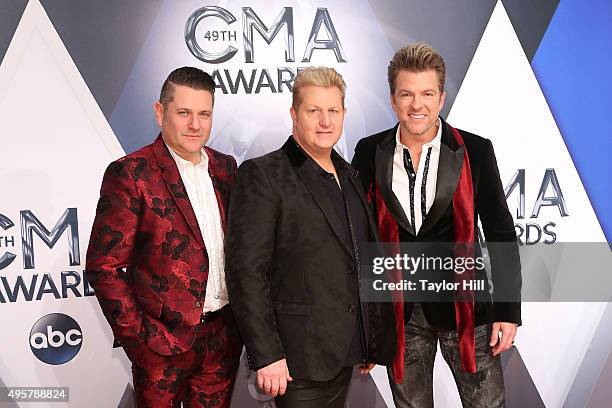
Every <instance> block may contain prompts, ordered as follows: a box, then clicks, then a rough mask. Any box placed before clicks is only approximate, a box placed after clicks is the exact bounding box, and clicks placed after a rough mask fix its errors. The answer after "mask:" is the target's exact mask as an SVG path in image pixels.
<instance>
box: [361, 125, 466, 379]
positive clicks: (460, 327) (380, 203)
mask: <svg viewBox="0 0 612 408" xmlns="http://www.w3.org/2000/svg"><path fill="white" fill-rule="evenodd" d="M449 128H450V129H451V130H452V133H453V135H454V136H455V140H456V141H457V143H458V144H459V146H465V144H464V142H463V138H462V137H461V134H460V133H459V132H458V131H457V130H456V129H454V128H453V127H451V126H449ZM368 199H369V200H370V201H375V203H376V218H377V223H378V232H379V235H380V239H381V240H382V241H383V242H386V243H396V244H397V245H396V246H394V247H393V251H394V252H395V253H396V254H397V253H399V231H398V226H397V222H396V221H395V220H394V219H393V216H392V215H391V213H390V212H389V209H388V208H387V205H386V203H385V201H384V200H383V197H382V195H381V192H380V188H379V187H378V184H377V183H376V180H374V182H373V183H372V185H371V186H370V191H369V192H368ZM453 223H454V231H455V232H454V238H455V243H456V244H457V245H456V247H457V249H456V250H455V255H456V256H464V257H465V256H473V248H474V242H475V241H474V238H475V237H474V191H473V186H472V172H471V170H470V161H469V158H468V154H467V149H465V148H464V153H463V166H462V167H461V174H460V175H459V181H458V182H457V188H456V189H455V192H454V194H453ZM466 274H467V275H466ZM472 274H473V271H466V272H464V274H463V275H462V276H461V278H460V280H463V279H466V280H468V279H470V278H471V276H472ZM390 278H391V280H392V281H394V282H399V281H400V280H401V279H402V274H401V272H400V271H398V270H395V271H393V272H392V274H391V276H390ZM458 295H459V296H458V297H459V298H460V300H456V301H455V321H456V323H457V333H458V336H459V352H460V355H461V365H462V367H463V369H464V370H465V371H466V372H469V373H475V372H476V352H475V344H474V299H473V293H472V292H471V291H463V292H461V293H460V294H458ZM393 310H394V312H395V329H396V334H397V350H396V353H395V358H394V360H393V366H392V374H393V379H394V380H395V382H396V383H401V382H402V381H403V378H404V354H405V341H406V338H405V333H404V298H403V294H402V292H399V291H393Z"/></svg>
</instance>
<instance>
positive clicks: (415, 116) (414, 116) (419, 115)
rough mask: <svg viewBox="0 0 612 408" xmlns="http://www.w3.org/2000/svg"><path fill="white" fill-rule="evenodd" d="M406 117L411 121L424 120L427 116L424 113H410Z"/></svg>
mask: <svg viewBox="0 0 612 408" xmlns="http://www.w3.org/2000/svg"><path fill="white" fill-rule="evenodd" d="M408 116H409V117H411V118H412V119H424V118H425V117H426V116H427V115H425V114H424V113H411V114H409V115H408Z"/></svg>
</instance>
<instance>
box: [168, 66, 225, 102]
mask: <svg viewBox="0 0 612 408" xmlns="http://www.w3.org/2000/svg"><path fill="white" fill-rule="evenodd" d="M176 86H186V87H189V88H191V89H195V90H198V91H208V92H210V93H211V95H212V97H213V103H214V102H215V81H214V80H213V79H212V77H211V76H210V75H209V74H207V73H206V72H204V71H202V70H201V69H198V68H194V67H181V68H177V69H175V70H174V71H172V72H171V73H170V75H168V78H166V80H165V81H164V84H163V85H162V88H161V92H160V94H159V103H161V104H162V105H163V106H164V110H165V109H166V108H167V106H168V104H169V103H170V102H172V100H173V99H174V88H175V87H176Z"/></svg>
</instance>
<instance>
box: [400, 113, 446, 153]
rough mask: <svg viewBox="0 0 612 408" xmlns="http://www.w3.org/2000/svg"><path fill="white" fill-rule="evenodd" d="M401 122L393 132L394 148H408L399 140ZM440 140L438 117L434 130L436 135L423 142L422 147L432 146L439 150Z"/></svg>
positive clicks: (440, 128) (440, 123)
mask: <svg viewBox="0 0 612 408" xmlns="http://www.w3.org/2000/svg"><path fill="white" fill-rule="evenodd" d="M401 126H402V125H401V124H400V125H399V126H398V127H397V131H396V132H395V149H396V150H397V149H401V150H403V149H408V147H407V146H404V145H403V144H402V143H401V142H400V128H401ZM441 141H442V121H441V120H440V118H438V131H437V132H436V137H434V138H433V139H432V140H431V141H429V142H427V143H425V144H423V147H424V148H425V147H433V148H434V149H436V150H438V151H439V150H440V143H441Z"/></svg>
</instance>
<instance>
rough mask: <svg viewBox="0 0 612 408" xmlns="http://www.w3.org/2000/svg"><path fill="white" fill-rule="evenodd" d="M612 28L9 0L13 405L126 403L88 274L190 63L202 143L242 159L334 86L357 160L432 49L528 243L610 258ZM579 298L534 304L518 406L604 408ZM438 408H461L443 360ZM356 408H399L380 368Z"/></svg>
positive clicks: (544, 1)
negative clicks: (202, 100) (310, 87)
mask: <svg viewBox="0 0 612 408" xmlns="http://www.w3.org/2000/svg"><path fill="white" fill-rule="evenodd" d="M611 22H612V3H610V2H609V1H606V0H591V1H581V0H561V1H553V0H540V1H538V2H524V1H520V0H501V1H497V0H430V1H427V2H423V1H418V0H385V1H382V0H379V1H373V0H371V1H368V0H354V1H351V2H347V1H335V0H328V1H291V0H286V1H276V0H270V1H248V2H247V1H244V2H243V1H233V0H230V1H218V2H217V1H201V0H199V1H195V0H182V1H180V2H179V1H162V0H132V1H129V2H126V1H121V0H106V1H103V2H102V1H94V0H81V1H78V2H75V1H70V0H30V1H27V0H3V1H2V2H0V61H1V65H0V135H1V137H2V139H1V150H0V152H1V153H0V157H1V159H0V180H1V183H2V195H1V199H0V308H1V309H0V310H1V313H0V327H1V328H2V335H1V337H0V353H1V354H0V387H3V386H66V387H70V402H69V403H66V404H64V406H68V405H69V406H74V407H130V406H133V391H132V387H131V385H130V365H129V362H128V360H127V358H126V357H125V355H124V353H123V351H122V350H121V349H113V348H112V347H111V345H112V336H111V331H110V329H109V327H108V325H107V323H106V321H105V320H104V318H103V316H102V313H101V311H100V308H99V306H98V303H97V301H96V299H95V297H94V296H93V291H92V289H91V288H90V287H89V285H88V283H87V280H86V277H85V275H84V273H83V268H84V257H85V251H86V248H87V242H88V238H89V233H90V229H91V224H92V221H93V216H94V211H95V205H96V202H97V198H98V195H99V187H100V181H101V177H102V174H103V171H104V169H105V167H106V166H107V164H108V163H109V162H110V161H112V160H114V159H116V158H118V157H120V156H123V155H124V154H126V153H129V152H132V151H134V150H136V149H137V148H139V147H141V146H143V145H145V144H148V143H150V142H151V141H152V140H153V139H154V137H155V136H156V135H157V132H158V130H157V128H156V125H155V122H154V117H153V109H152V107H153V103H154V102H155V101H156V99H157V97H158V95H159V90H160V87H161V84H162V82H163V80H164V78H165V77H166V76H167V74H168V73H169V72H170V71H171V70H172V69H174V68H176V67H178V66H183V65H191V66H196V67H200V68H202V69H204V70H206V71H208V72H210V73H211V74H213V76H214V78H215V80H216V82H217V87H218V89H217V96H216V103H215V112H214V126H213V132H212V136H211V139H210V142H209V145H210V146H212V147H214V148H216V149H218V150H221V151H223V152H225V153H228V154H232V155H234V156H235V157H236V158H237V160H238V161H239V162H242V161H244V160H245V159H248V158H251V157H256V156H259V155H262V154H264V153H267V152H269V151H271V150H274V149H277V148H278V147H280V145H281V144H282V142H283V141H284V140H285V138H286V137H287V136H288V134H289V133H290V131H291V120H290V116H289V106H290V101H291V84H292V79H293V77H294V76H295V73H296V72H297V70H298V69H299V68H300V67H306V66H311V65H325V66H331V67H334V68H336V69H337V70H338V71H339V72H340V73H342V75H343V76H344V78H345V80H346V82H347V84H348V89H347V99H346V104H347V116H346V120H345V126H344V132H343V136H342V138H341V140H340V142H339V143H338V145H337V149H338V151H339V152H340V153H341V154H342V155H343V156H344V157H345V158H346V159H348V160H350V158H351V157H352V154H353V149H354V146H355V144H356V143H357V141H358V140H359V139H361V138H363V137H365V136H367V135H369V134H372V133H375V132H378V131H380V130H382V129H386V128H389V127H391V126H393V125H394V124H395V116H394V113H393V111H392V110H391V107H390V105H389V96H388V94H389V91H388V85H387V81H386V68H387V65H388V63H389V60H390V59H391V57H392V55H393V53H394V51H395V50H396V49H397V48H399V47H401V46H404V45H406V44H408V43H410V42H413V41H426V42H429V43H431V44H432V45H433V46H434V47H436V48H437V49H438V50H439V51H440V52H441V54H442V55H443V56H444V57H445V60H446V63H447V81H446V87H447V88H446V91H447V98H446V105H445V107H444V110H443V111H442V115H443V116H444V117H445V118H447V119H448V121H449V122H450V123H451V124H452V125H454V126H456V127H459V128H463V129H465V130H468V131H471V132H474V133H477V134H479V135H481V136H484V137H487V138H490V139H491V140H492V141H493V145H494V148H495V151H496V154H497V158H498V162H499V166H500V172H501V178H502V182H503V184H504V185H505V186H506V193H507V196H508V204H509V206H510V208H511V211H512V212H513V215H514V217H515V222H516V230H517V236H518V237H519V239H520V240H521V242H522V243H523V244H524V245H531V244H535V243H546V244H547V245H555V243H559V242H569V241H574V242H576V241H578V242H600V243H604V242H609V241H610V237H611V236H612V211H611V209H610V182H609V181H608V179H609V177H610V175H611V174H612V172H611V170H612V165H611V164H610V160H608V157H607V155H608V154H609V152H610V151H612V142H611V138H610V135H609V131H608V129H607V128H608V127H607V123H606V121H607V115H608V114H609V111H610V109H611V108H612V98H611V97H610V94H611V92H612V81H610V79H609V72H612V54H611V53H610V52H609V51H606V50H609V48H610V44H611V43H612V24H611ZM577 272H578V273H579V271H577ZM552 284H554V282H553V283H552ZM584 300H585V301H584V302H580V303H578V302H571V303H570V302H567V303H525V304H524V306H523V322H524V325H523V327H521V328H520V329H519V334H518V337H517V340H516V347H515V348H513V349H512V350H510V351H508V352H506V353H504V356H503V363H504V375H505V380H506V387H507V400H508V401H507V405H508V406H509V407H589V408H593V407H603V406H609V400H610V398H612V391H611V390H610V387H609V384H610V383H611V382H612V356H611V354H610V349H611V347H612V306H610V304H609V303H602V302H587V300H588V299H584ZM599 300H601V299H599ZM253 380H254V375H253V374H252V373H250V372H249V371H248V369H247V368H246V364H245V363H244V361H243V366H242V368H241V370H240V372H239V374H238V381H237V386H236V390H235V393H234V402H233V406H234V407H272V406H273V402H272V401H271V400H270V399H269V398H268V397H266V396H265V395H262V394H260V393H258V391H257V389H256V388H255V387H254V385H253ZM435 399H436V404H437V406H440V407H455V406H459V404H460V403H459V397H458V394H457V391H456V389H455V385H454V382H453V380H452V376H451V374H450V371H449V370H448V368H447V367H446V365H445V364H444V363H443V362H440V361H437V362H436V369H435ZM0 404H2V403H0ZM4 404H5V405H6V406H17V404H15V403H4ZM44 405H45V403H23V404H22V403H20V404H19V406H24V407H27V406H35V407H40V406H44ZM50 405H52V406H62V404H50ZM347 406H349V407H377V408H378V407H381V408H382V407H392V406H393V402H392V400H391V396H390V391H389V386H388V383H387V378H386V373H385V370H384V369H383V368H382V367H377V368H376V369H375V370H374V371H373V372H372V373H371V375H368V376H359V375H355V377H354V379H353V383H352V386H351V389H350V394H349V400H348V402H347Z"/></svg>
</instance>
